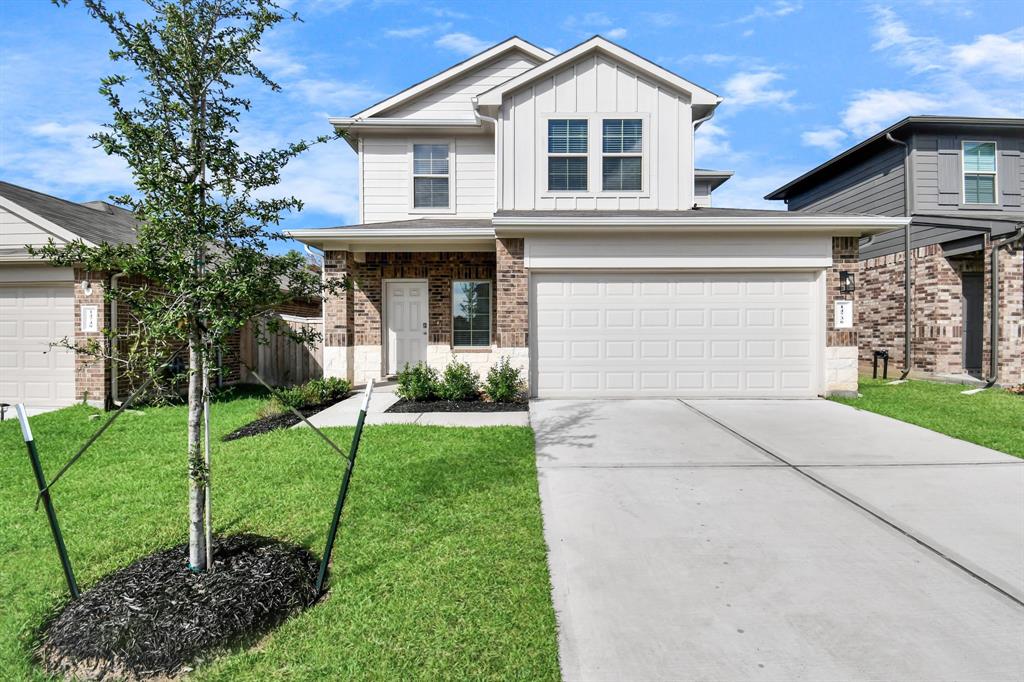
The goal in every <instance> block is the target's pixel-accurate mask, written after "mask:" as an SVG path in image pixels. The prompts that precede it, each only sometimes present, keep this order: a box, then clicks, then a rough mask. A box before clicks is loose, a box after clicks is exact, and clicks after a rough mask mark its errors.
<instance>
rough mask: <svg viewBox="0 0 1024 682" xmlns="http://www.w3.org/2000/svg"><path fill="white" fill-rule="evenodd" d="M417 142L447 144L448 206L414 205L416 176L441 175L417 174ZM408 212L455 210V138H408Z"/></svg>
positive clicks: (442, 213)
mask: <svg viewBox="0 0 1024 682" xmlns="http://www.w3.org/2000/svg"><path fill="white" fill-rule="evenodd" d="M418 144H446V145H448V206H445V207H438V208H424V207H422V206H421V207H417V206H416V178H417V177H443V176H440V175H435V176H427V175H424V176H417V175H416V172H415V168H414V164H415V156H416V155H415V152H414V150H415V145H418ZM408 156H409V162H408V167H409V213H410V215H431V214H433V215H438V214H441V215H450V214H454V213H455V212H456V206H457V202H456V196H455V175H456V151H455V138H454V137H451V138H440V139H439V138H422V139H413V140H409V150H408Z"/></svg>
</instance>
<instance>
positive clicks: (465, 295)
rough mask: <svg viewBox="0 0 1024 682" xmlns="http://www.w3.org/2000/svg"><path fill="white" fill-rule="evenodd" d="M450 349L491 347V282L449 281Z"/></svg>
mask: <svg viewBox="0 0 1024 682" xmlns="http://www.w3.org/2000/svg"><path fill="white" fill-rule="evenodd" d="M452 336H453V339H452V341H453V343H452V345H453V346H485V347H486V346H490V345H491V283H490V282H487V281H461V282H460V281H455V282H452Z"/></svg>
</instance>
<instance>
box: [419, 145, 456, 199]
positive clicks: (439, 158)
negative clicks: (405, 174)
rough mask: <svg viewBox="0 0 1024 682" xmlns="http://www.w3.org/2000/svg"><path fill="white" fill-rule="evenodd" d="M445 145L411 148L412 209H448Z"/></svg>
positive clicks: (446, 147) (446, 146)
mask: <svg viewBox="0 0 1024 682" xmlns="http://www.w3.org/2000/svg"><path fill="white" fill-rule="evenodd" d="M449 180H450V176H449V168H448V145H447V144H414V145H413V146H412V183H413V192H412V194H413V198H412V205H413V208H448V207H449V191H448V188H449Z"/></svg>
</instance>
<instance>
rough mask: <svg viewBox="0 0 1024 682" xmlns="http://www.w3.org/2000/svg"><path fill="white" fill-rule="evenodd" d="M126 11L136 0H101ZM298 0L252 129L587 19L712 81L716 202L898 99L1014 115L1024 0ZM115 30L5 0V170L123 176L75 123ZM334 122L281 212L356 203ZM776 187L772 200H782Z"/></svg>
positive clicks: (365, 100)
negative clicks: (296, 203)
mask: <svg viewBox="0 0 1024 682" xmlns="http://www.w3.org/2000/svg"><path fill="white" fill-rule="evenodd" d="M110 4H111V5H123V6H125V7H126V8H127V9H128V10H129V12H130V13H134V12H139V11H142V9H141V8H140V6H139V4H138V3H135V2H130V1H128V0H126V1H125V2H123V3H119V2H117V0H110ZM288 5H289V6H290V8H291V9H294V10H296V11H298V12H299V14H300V15H301V16H302V17H303V18H304V20H305V21H304V22H302V23H289V24H288V25H287V26H281V27H279V28H278V29H275V30H274V32H273V33H271V34H268V36H267V38H266V40H265V44H264V49H263V52H262V54H261V55H260V57H259V61H260V63H261V64H262V65H263V66H264V68H265V69H266V70H267V71H268V72H269V73H270V74H271V75H272V76H273V77H274V78H275V79H277V80H278V82H280V83H281V85H282V86H283V87H284V91H283V92H282V93H276V94H275V93H271V92H269V91H254V92H253V93H252V94H253V98H254V102H255V107H254V112H253V113H252V114H251V115H250V116H249V117H248V118H247V119H246V121H245V125H244V126H243V130H242V138H243V140H242V142H243V144H244V145H247V146H250V147H252V148H256V147H264V146H268V145H275V144H282V143H284V142H286V141H289V140H294V139H296V138H300V137H309V136H312V135H316V134H320V133H324V132H327V131H329V127H328V125H327V117H328V116H329V115H333V116H337V115H347V114H352V113H355V112H356V111H359V110H360V109H362V108H363V107H365V106H366V105H368V104H371V103H373V102H375V101H377V100H378V99H380V98H382V97H384V96H386V95H389V94H392V93H394V92H397V91H399V90H402V89H403V88H405V87H407V86H408V85H410V84H412V83H414V82H416V81H419V80H422V79H423V78H426V77H428V76H430V75H433V74H434V73H436V72H438V71H441V70H443V69H445V68H447V67H448V66H450V65H451V64H453V63H455V62H457V61H460V60H462V59H464V58H465V57H466V56H468V55H470V54H473V53H475V52H477V51H479V50H481V49H484V48H486V47H487V46H489V45H491V44H493V43H495V42H499V41H500V40H502V39H504V38H506V37H508V36H510V35H513V34H516V35H519V36H521V37H523V38H525V39H526V40H529V41H530V42H532V43H534V44H536V45H539V46H541V47H544V48H548V49H551V50H555V51H561V50H565V49H567V48H569V47H571V46H572V45H574V44H576V43H578V42H580V41H582V40H584V39H586V38H588V37H589V36H591V35H593V34H595V33H600V34H602V35H604V36H605V37H607V38H610V39H612V40H615V41H616V42H619V43H620V44H622V45H623V46H625V47H627V48H629V49H631V50H633V51H635V52H638V53H640V54H641V55H643V56H645V57H647V58H649V59H651V60H653V61H655V62H658V63H660V64H662V65H663V66H665V67H666V68H669V69H671V70H673V71H675V72H677V73H679V74H680V75H682V76H683V77H685V78H687V79H689V80H692V81H694V82H696V83H699V84H701V85H703V86H704V87H707V88H709V89H711V90H713V91H715V92H717V93H719V94H720V95H722V96H724V97H725V102H723V103H722V105H721V106H720V107H719V108H718V113H717V114H716V116H715V118H714V119H713V120H712V121H711V122H710V123H708V124H705V125H704V126H703V127H702V128H701V129H700V131H698V139H697V154H698V158H697V163H698V165H700V166H702V167H708V168H724V169H730V170H734V171H735V172H736V175H735V177H734V178H733V179H732V180H730V181H729V182H728V183H726V184H725V185H724V186H723V187H722V188H721V189H720V190H719V191H718V192H716V195H715V201H716V204H717V205H722V206H763V205H765V203H766V202H763V201H762V200H761V196H762V195H764V194H765V193H767V192H768V191H769V190H772V189H774V188H775V187H777V186H779V185H781V184H782V183H784V182H786V181H787V180H790V179H792V178H793V177H795V176H796V175H799V174H800V173H802V172H804V171H806V170H808V169H809V168H812V167H813V166H815V165H816V164H818V163H820V162H821V161H823V160H825V159H827V158H829V157H830V156H832V155H833V154H834V153H836V152H838V151H840V150H842V149H844V148H846V147H848V146H850V145H852V144H854V143H856V142H857V141H858V140H860V139H863V138H864V137H866V136H868V135H870V134H872V133H874V132H877V131H878V130H879V129H881V128H882V127H884V126H886V125H888V124H889V123H892V122H894V121H896V120H899V119H900V118H902V117H903V116H906V115H909V114H922V113H942V114H960V115H998V116H1024V4H1021V3H1019V2H979V1H971V2H961V1H958V0H918V1H908V2H900V3H893V4H876V3H855V2H844V3H832V2H828V3H825V2H799V1H798V0H767V1H762V2H718V3H707V2H699V3H698V2H640V1H638V0H631V2H629V3H621V2H614V3H613V2H561V3H551V2H526V1H522V0H520V1H516V2H502V3H482V2H447V3H442V2H438V3H434V2H431V1H430V0H413V1H404V0H376V1H373V0H349V1H346V0H294V1H293V2H289V3H288ZM111 45H112V43H111V39H110V37H109V35H108V34H107V33H106V31H105V29H103V27H101V26H100V25H99V24H98V23H97V22H96V21H94V20H92V19H90V18H89V17H88V15H87V14H86V12H85V10H84V9H83V8H82V7H81V6H80V5H77V4H76V3H75V0H72V2H71V5H70V6H69V7H67V8H63V9H61V8H57V7H54V6H52V5H51V4H50V3H49V2H46V1H45V0H2V1H0V178H2V179H4V180H7V181H10V182H14V183H17V184H21V185H25V186H28V187H31V188H35V189H39V190H41V191H45V192H49V193H53V194H56V195H58V196H61V197H64V198H68V199H72V200H76V201H84V200H91V199H96V198H103V197H106V196H108V195H109V194H111V193H115V192H122V191H125V190H126V189H129V188H130V182H129V176H128V174H127V172H126V171H125V169H124V168H123V166H122V164H121V163H120V162H119V161H118V160H117V159H114V158H109V157H106V156H105V155H104V154H103V153H102V152H100V151H98V150H96V149H93V148H92V143H91V142H90V141H89V140H88V138H87V136H88V135H89V133H90V132H93V131H94V130H96V129H97V127H98V124H100V123H102V122H104V121H106V120H108V119H109V111H108V109H107V108H106V105H105V103H104V102H103V100H102V99H101V98H100V96H99V95H98V94H97V85H98V81H99V79H100V77H101V76H103V75H105V74H108V73H112V72H113V68H112V66H111V64H110V62H109V61H108V59H107V50H108V49H109V48H110V47H111ZM355 173H356V163H355V155H354V153H353V152H352V151H351V149H350V148H349V147H348V145H346V144H345V143H344V142H341V141H336V142H333V143H331V144H329V145H325V146H321V147H319V148H317V149H315V150H314V151H312V152H310V153H308V154H307V155H306V156H304V157H302V158H300V159H298V160H296V161H295V162H293V163H292V164H291V165H290V166H289V168H288V169H287V170H286V173H285V176H284V178H283V182H282V187H281V190H282V191H283V192H286V193H289V194H294V195H296V196H298V197H299V198H301V199H303V200H304V201H305V202H306V209H305V210H304V211H303V212H302V213H300V214H296V215H292V216H289V217H288V218H287V219H286V220H285V222H284V225H285V226H287V227H316V226H325V225H339V224H346V223H352V222H355V221H356V220H357V218H358V213H357V202H358V194H357V185H356V180H355ZM771 205H772V206H773V207H777V208H782V205H781V204H779V203H775V202H773V203H771Z"/></svg>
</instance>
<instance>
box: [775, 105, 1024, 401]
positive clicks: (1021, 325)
mask: <svg viewBox="0 0 1024 682" xmlns="http://www.w3.org/2000/svg"><path fill="white" fill-rule="evenodd" d="M1022 155H1024V119H1004V118H969V117H959V116H956V117H950V116H912V117H909V118H906V119H904V120H902V121H900V122H899V123H896V124H895V125H893V126H890V127H889V128H886V129H885V130H883V131H881V132H879V133H878V134H876V135H873V136H871V137H870V138H868V139H866V140H864V141H863V142H860V143H859V144H857V145H855V146H854V147H852V148H850V149H848V150H847V151H845V152H843V153H842V154H839V155H838V156H836V157H834V158H832V159H829V160H828V161H826V162H825V163H823V164H821V165H820V166H818V167H817V168H815V169H813V170H811V171H809V172H808V173H805V174H804V175H802V176H800V177H799V178H797V179H795V180H793V181H792V182H790V183H787V184H786V185H784V186H783V187H780V188H779V189H777V190H775V191H774V192H772V193H771V194H769V195H768V196H767V197H766V198H768V199H782V200H785V201H786V203H787V204H788V207H789V210H790V211H797V212H803V211H833V212H836V213H859V214H864V213H871V214H877V215H888V216H909V217H911V223H910V230H909V234H910V244H909V246H910V263H911V268H910V282H911V291H910V300H911V305H910V308H909V313H910V315H909V319H908V317H907V312H908V310H907V308H906V306H905V301H906V276H905V272H906V252H907V243H906V236H907V234H906V231H905V230H895V231H892V232H888V233H884V234H880V235H877V236H875V237H870V238H867V239H864V240H861V244H860V267H859V270H858V274H859V278H858V282H857V290H858V299H859V301H860V304H859V306H858V322H859V327H860V331H861V334H860V362H861V364H862V366H863V367H864V369H867V366H868V365H869V363H871V361H872V359H873V354H874V352H875V351H888V352H889V354H890V358H891V360H890V362H892V363H895V366H896V367H897V368H904V367H906V359H905V357H906V351H905V348H906V342H907V334H906V331H905V330H906V329H907V325H908V323H909V328H910V336H909V338H910V365H909V369H910V370H911V375H912V376H913V375H924V376H937V375H938V376H954V377H955V376H963V375H971V376H974V377H978V378H985V379H990V380H997V381H999V382H1000V383H1002V384H1007V385H1012V384H1019V383H1022V382H1024V247H1022V245H1021V229H1022V228H1024V206H1022V204H1021V194H1022V192H1024V166H1022ZM993 264H995V272H996V273H997V280H996V281H997V295H996V301H997V305H996V306H995V309H996V311H997V313H998V314H997V316H996V322H997V325H996V327H997V329H996V330H995V334H996V336H997V337H998V339H999V342H998V345H997V346H996V349H997V352H996V355H995V357H993V355H992V339H993V325H992V322H993V318H992V311H993V297H992V275H993Z"/></svg>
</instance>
